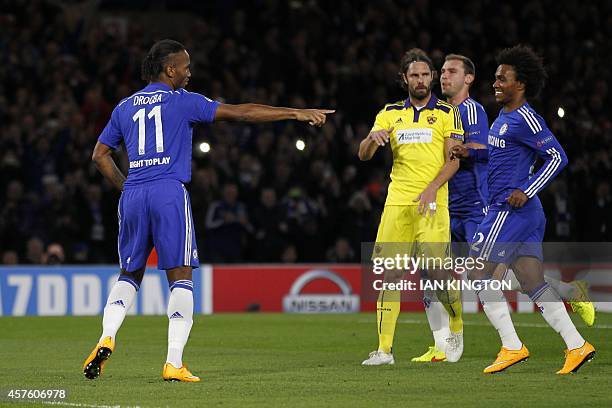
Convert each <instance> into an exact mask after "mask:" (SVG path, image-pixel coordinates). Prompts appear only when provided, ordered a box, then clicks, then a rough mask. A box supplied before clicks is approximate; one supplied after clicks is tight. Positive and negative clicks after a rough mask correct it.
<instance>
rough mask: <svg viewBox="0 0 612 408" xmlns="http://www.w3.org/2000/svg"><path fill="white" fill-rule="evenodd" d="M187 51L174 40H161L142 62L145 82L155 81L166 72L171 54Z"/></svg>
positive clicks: (142, 74)
mask: <svg viewBox="0 0 612 408" xmlns="http://www.w3.org/2000/svg"><path fill="white" fill-rule="evenodd" d="M183 50H185V46H184V45H183V44H181V43H180V42H178V41H174V40H169V39H165V40H160V41H158V42H156V43H155V44H153V46H152V47H151V49H150V50H149V53H148V54H147V56H146V57H145V58H144V60H143V61H142V67H141V76H142V79H143V80H145V81H154V80H156V79H157V78H158V77H159V74H161V73H162V71H163V70H164V65H166V63H167V62H168V57H169V56H170V55H171V54H174V53H177V52H180V51H183Z"/></svg>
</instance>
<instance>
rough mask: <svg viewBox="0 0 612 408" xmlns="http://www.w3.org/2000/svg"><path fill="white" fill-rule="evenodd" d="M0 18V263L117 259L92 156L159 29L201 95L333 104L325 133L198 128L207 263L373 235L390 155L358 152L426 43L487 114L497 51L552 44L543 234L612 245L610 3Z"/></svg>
mask: <svg viewBox="0 0 612 408" xmlns="http://www.w3.org/2000/svg"><path fill="white" fill-rule="evenodd" d="M124 3H127V4H124ZM0 10H1V11H0V58H1V63H0V87H1V92H0V197H1V201H0V255H1V256H2V259H1V261H2V263H5V264H11V263H19V264H28V263H30V264H31V263H35V264H37V263H54V262H66V263H115V262H116V260H117V259H116V258H117V256H116V233H117V217H116V208H117V200H118V198H119V196H118V194H117V192H115V191H113V190H112V188H111V187H110V185H109V184H108V183H106V182H105V181H104V180H103V179H102V178H101V176H100V175H99V173H98V172H97V170H96V169H95V167H94V166H93V165H92V163H91V160H90V157H91V152H92V149H93V146H94V144H95V142H96V139H97V136H98V134H99V132H100V131H101V129H102V128H103V127H104V125H105V124H106V121H107V120H108V118H109V116H110V113H111V111H112V109H113V107H114V106H115V104H116V103H117V102H118V101H119V100H120V99H121V98H123V97H126V96H128V95H130V94H132V93H133V92H135V91H136V90H138V89H140V88H142V87H143V86H144V83H143V82H142V81H141V80H140V61H141V60H142V58H143V57H144V55H145V54H146V52H147V50H148V49H149V48H150V47H151V45H152V44H153V43H154V42H155V41H156V40H159V39H162V38H166V37H171V38H174V39H176V40H178V41H181V42H182V43H184V44H185V45H186V47H187V48H188V50H189V52H190V54H191V58H192V65H193V72H192V74H193V77H192V80H191V82H190V85H189V90H192V91H196V92H200V93H203V94H205V95H207V96H208V97H210V98H213V99H216V100H219V101H221V102H228V103H241V102H258V103H265V104H270V105H282V106H293V107H324V108H334V109H337V113H336V114H335V115H333V116H331V117H330V120H329V122H328V124H326V125H325V127H323V128H322V129H311V128H309V127H308V126H305V125H303V124H300V123H294V122H283V123H278V124H274V125H257V126H250V125H229V124H223V123H218V124H213V125H211V126H207V127H200V128H198V129H197V130H196V131H195V132H194V159H193V178H192V183H191V185H190V186H189V189H190V193H191V197H192V206H193V212H194V220H195V224H196V226H195V228H196V232H197V234H198V246H199V249H200V251H199V252H200V254H201V259H202V260H204V261H213V262H240V261H248V262H280V261H282V262H295V261H298V262H299V261H305V262H307V261H330V262H350V261H358V260H359V250H360V243H361V242H362V241H372V240H374V238H375V234H376V228H377V225H378V221H379V218H380V212H381V210H382V207H383V205H384V199H385V191H386V185H387V183H388V173H389V170H390V165H391V154H390V151H389V150H388V149H387V151H386V153H381V152H378V153H377V154H376V156H375V157H374V159H373V160H372V161H370V162H367V163H362V162H359V160H358V159H357V156H356V153H357V149H358V145H359V142H360V141H361V139H362V138H363V137H365V136H366V135H367V133H368V131H369V129H370V127H371V125H372V123H373V120H374V116H375V115H376V113H377V112H378V110H380V109H381V108H382V107H383V106H384V104H385V103H388V102H393V101H397V100H400V99H404V98H405V95H404V93H403V91H402V90H401V89H400V88H399V86H398V84H397V72H398V62H399V59H400V57H401V55H402V54H403V52H404V51H405V50H407V49H409V48H411V47H414V46H418V47H421V48H423V49H424V50H426V51H427V52H428V53H429V54H430V55H431V56H432V58H433V59H434V61H435V63H436V66H438V67H440V66H441V65H442V61H443V57H444V55H445V54H447V53H451V52H452V53H461V54H465V55H467V56H469V57H471V58H472V59H473V60H474V62H475V64H476V68H477V81H476V83H475V85H474V87H473V89H472V92H471V94H472V96H473V97H475V99H477V100H478V101H479V102H481V103H482V104H483V105H484V106H485V108H486V110H487V112H488V114H489V121H490V122H492V121H493V119H494V118H495V117H496V116H497V112H498V110H499V107H498V106H496V104H495V102H494V100H493V92H492V88H491V85H492V81H493V74H494V71H495V68H496V64H495V61H494V58H495V54H496V53H497V52H498V51H499V50H500V49H502V48H504V47H507V46H512V45H515V44H517V43H523V44H528V45H530V46H532V47H533V48H534V49H535V50H536V51H537V52H538V53H540V54H541V55H542V56H543V57H544V61H545V63H546V67H547V70H548V74H549V81H548V84H547V86H546V88H545V89H544V92H543V94H542V95H541V97H540V99H539V100H536V101H532V105H533V106H534V107H535V108H536V110H537V111H538V112H539V113H540V114H541V115H542V116H543V117H544V118H545V119H546V121H547V123H548V126H549V128H550V129H551V130H552V131H553V133H555V135H556V136H557V137H558V139H559V140H560V142H561V143H562V145H563V146H564V148H565V149H566V152H567V154H568V157H569V160H570V163H569V165H568V167H567V168H566V169H565V170H564V171H563V172H562V173H561V175H560V176H559V177H558V178H557V180H555V182H554V183H553V184H551V185H550V186H549V187H548V188H547V189H546V190H545V191H544V192H543V193H542V194H540V198H541V199H542V201H543V203H544V206H545V210H546V214H547V218H548V225H547V231H546V239H547V240H549V241H611V240H612V196H611V193H610V179H611V177H610V176H611V173H612V172H611V166H612V164H611V162H610V156H611V153H612V147H611V146H612V144H611V142H612V124H611V119H610V113H611V112H612V109H611V103H610V90H609V88H610V79H611V78H610V77H611V74H610V66H611V58H610V55H611V51H612V46H611V41H610V39H611V38H612V3H610V2H608V1H603V0H602V1H592V2H584V1H582V2H579V1H564V2H561V3H559V2H557V1H548V0H538V1H530V2H508V3H503V2H499V1H487V0H485V1H466V2H450V1H436V2H433V1H426V0H417V1H376V2H370V1H349V0H338V1H320V2H317V1H298V0H294V1H207V2H197V4H192V3H191V2H188V1H153V2H150V1H131V2H123V1H85V2H81V1H71V2H56V1H3V2H0ZM435 92H436V93H439V87H436V88H435ZM559 107H562V108H563V109H564V111H565V116H564V117H563V118H561V117H559V115H558V114H557V112H558V108H559ZM298 139H302V140H304V141H305V143H306V148H305V149H304V150H303V151H299V150H297V149H296V148H295V142H296V140H298ZM204 141H205V142H207V143H209V144H210V145H211V151H210V152H209V153H207V154H204V153H202V152H201V151H199V149H198V146H199V145H200V143H202V142H204ZM124 156H125V155H122V154H121V153H119V154H118V155H117V157H116V158H117V160H118V161H119V162H120V163H121V165H122V166H123V168H124V169H125V164H126V158H125V157H124ZM53 244H56V245H53Z"/></svg>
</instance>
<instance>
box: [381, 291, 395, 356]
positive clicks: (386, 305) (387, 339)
mask: <svg viewBox="0 0 612 408" xmlns="http://www.w3.org/2000/svg"><path fill="white" fill-rule="evenodd" d="M400 294H401V292H400V291H399V290H382V291H380V293H379V295H378V301H377V302H376V323H377V328H378V350H380V351H384V352H385V353H390V352H391V348H392V347H393V335H394V334H395V325H396V323H397V317H398V316H399V312H400Z"/></svg>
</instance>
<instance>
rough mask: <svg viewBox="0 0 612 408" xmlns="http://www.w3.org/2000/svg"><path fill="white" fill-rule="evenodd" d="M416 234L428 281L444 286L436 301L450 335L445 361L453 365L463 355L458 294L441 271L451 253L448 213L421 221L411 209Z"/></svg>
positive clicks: (449, 276) (449, 275)
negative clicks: (443, 310) (414, 219)
mask: <svg viewBox="0 0 612 408" xmlns="http://www.w3.org/2000/svg"><path fill="white" fill-rule="evenodd" d="M413 216H414V217H415V218H416V221H415V223H416V224H417V230H416V231H415V235H416V237H417V241H418V242H419V248H420V250H419V253H422V254H423V255H424V257H425V259H426V260H429V261H426V262H428V263H431V264H432V265H433V266H431V267H430V266H428V265H426V266H427V268H428V270H427V273H428V275H429V278H430V279H431V280H433V281H436V282H444V283H445V286H444V287H443V288H442V289H437V290H436V291H435V292H436V297H437V299H438V300H439V301H440V303H441V304H442V306H443V307H444V309H445V310H446V312H447V314H448V316H449V335H448V336H447V338H446V345H445V354H446V360H447V361H449V362H456V361H458V360H459V359H460V358H461V355H462V354H463V318H462V309H463V307H462V303H461V291H460V290H459V289H458V288H456V286H453V283H454V282H455V279H454V278H453V276H452V273H451V271H450V270H445V269H443V268H442V266H443V264H444V263H445V260H446V259H447V258H448V257H450V256H451V253H450V217H449V214H448V209H447V208H445V207H440V208H438V210H437V211H436V213H435V215H433V216H431V215H428V216H427V217H423V216H422V215H421V214H419V213H418V211H417V210H416V207H414V214H413Z"/></svg>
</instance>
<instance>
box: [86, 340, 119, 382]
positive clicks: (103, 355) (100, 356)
mask: <svg viewBox="0 0 612 408" xmlns="http://www.w3.org/2000/svg"><path fill="white" fill-rule="evenodd" d="M114 350H115V341H114V340H113V339H112V337H110V336H108V337H105V338H103V339H102V341H100V342H99V343H98V344H96V347H94V349H93V351H92V352H91V354H90V355H89V357H87V360H85V363H84V364H83V374H85V377H87V378H89V379H90V380H93V379H95V378H98V377H99V376H100V374H102V369H103V368H104V364H106V360H108V358H109V357H110V356H111V354H113V351H114Z"/></svg>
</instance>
